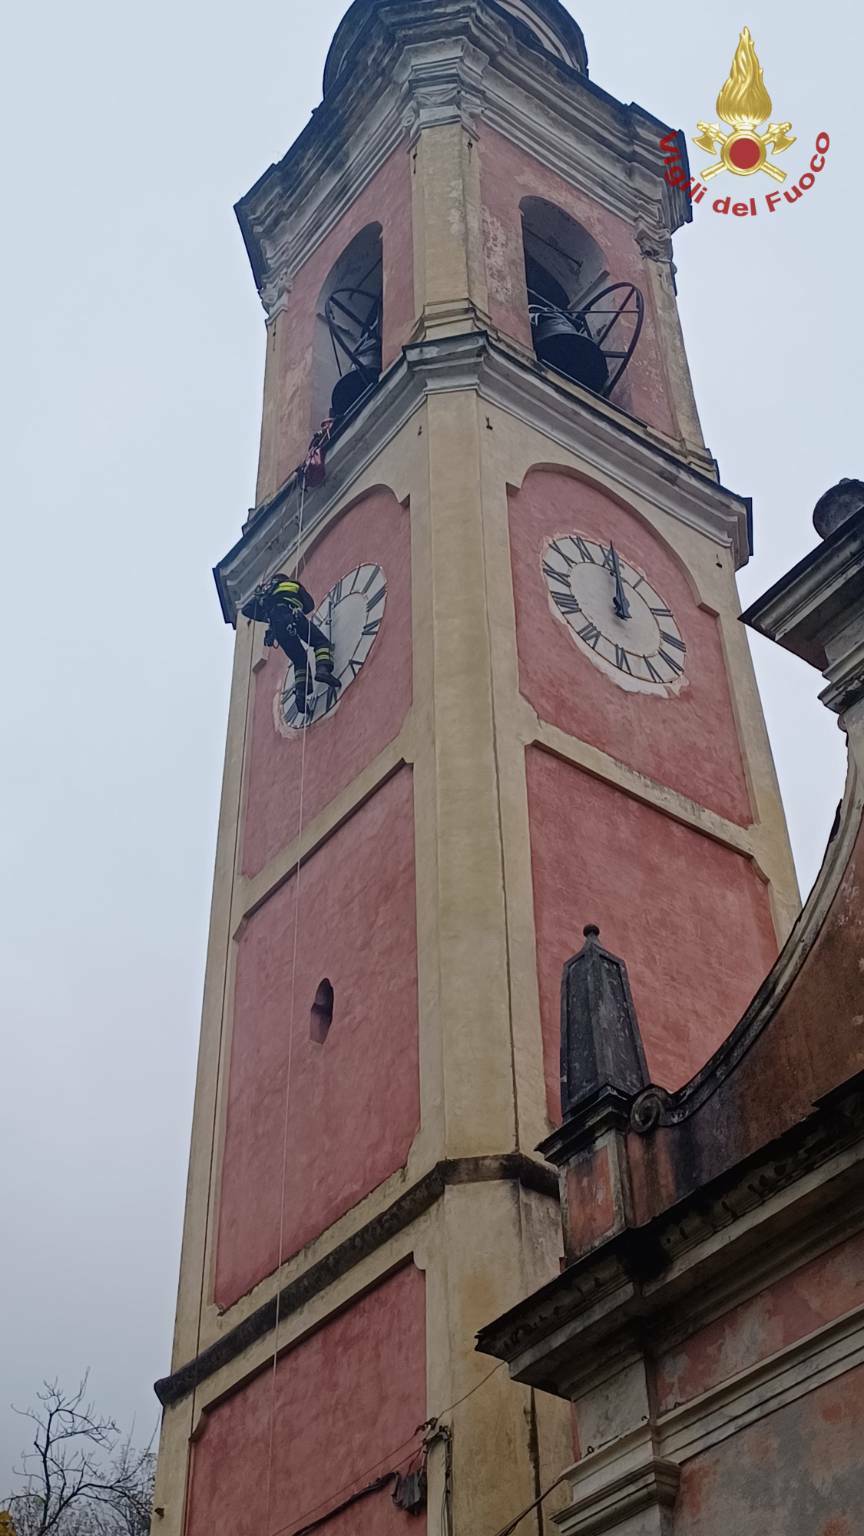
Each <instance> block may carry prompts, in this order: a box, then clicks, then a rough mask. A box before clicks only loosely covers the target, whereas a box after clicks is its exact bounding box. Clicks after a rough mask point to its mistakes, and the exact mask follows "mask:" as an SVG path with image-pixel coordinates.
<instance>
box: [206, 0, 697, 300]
mask: <svg viewBox="0 0 864 1536" xmlns="http://www.w3.org/2000/svg"><path fill="white" fill-rule="evenodd" d="M432 5H435V6H436V7H437V12H436V14H438V13H440V16H441V24H440V30H439V35H438V36H430V24H429V21H428V19H427V18H428V14H429V12H430V10H431V6H432ZM370 27H376V28H378V30H379V31H380V32H381V37H380V38H379V43H378V51H377V54H376V56H375V68H374V70H367V71H364V72H361V74H360V75H359V76H357V77H352V78H351V79H350V80H346V81H345V82H344V83H343V84H342V85H341V86H340V89H339V91H338V92H337V93H335V96H334V97H333V98H329V97H328V98H327V99H325V101H324V103H323V104H322V105H321V106H320V107H319V108H317V109H316V111H315V112H314V114H313V117H312V120H311V122H310V123H309V124H308V126H307V127H306V128H305V129H304V131H303V133H301V135H300V137H299V138H298V139H297V141H296V143H295V144H294V146H293V147H292V148H291V149H290V150H289V151H288V153H287V155H286V156H285V157H284V159H283V160H282V161H281V162H280V163H279V164H278V165H275V166H271V167H270V169H269V170H268V171H266V172H265V173H264V175H263V176H262V177H261V178H260V180H259V181H258V182H257V183H256V185H255V186H254V187H253V188H252V189H251V190H250V191H249V192H248V193H247V194H246V196H245V197H243V198H241V200H240V201H239V202H238V203H237V205H236V213H237V217H238V220H239V222H240V227H241V230H242V232H243V237H244V240H245V242H246V247H247V251H248V253H249V259H250V262H251V265H252V270H253V273H254V276H255V280H256V284H257V285H258V289H259V292H260V293H261V297H262V302H263V303H264V305H265V308H266V307H267V306H268V304H270V303H271V302H272V301H273V300H272V295H273V293H274V292H278V288H279V285H282V287H283V288H284V286H285V284H287V283H289V282H290V281H291V279H292V278H293V275H294V273H295V272H296V271H297V270H298V268H299V267H300V266H301V265H302V263H303V262H304V261H306V260H307V259H308V257H309V256H310V255H311V253H312V252H313V251H314V250H315V249H316V248H317V246H318V245H319V244H320V243H321V241H322V240H323V239H324V238H325V237H326V235H327V234H328V233H329V232H330V230H331V229H332V228H333V227H334V226H335V225H336V224H337V223H338V222H339V220H340V219H341V218H342V216H343V214H344V213H345V212H346V211H347V209H348V207H349V206H350V205H351V203H352V202H353V201H354V200H355V199H356V197H357V195H358V193H359V192H360V191H361V190H362V188H363V187H365V186H366V185H368V183H369V182H370V180H371V179H372V177H373V176H374V175H375V173H376V172H377V170H378V169H379V168H380V166H381V165H382V164H383V163H384V161H385V160H386V159H387V158H388V156H389V155H390V154H391V153H392V152H393V151H394V150H395V149H396V148H397V147H398V146H399V144H400V143H402V144H406V146H407V144H408V143H410V141H411V138H412V137H414V136H416V134H417V133H419V132H421V131H423V130H424V129H425V128H428V127H434V126H436V125H438V124H440V123H445V122H454V121H461V122H463V123H464V125H465V127H466V129H467V131H469V132H470V133H472V134H474V135H477V134H478V133H481V132H482V124H483V123H488V124H489V126H490V127H492V128H494V129H495V130H496V131H497V132H499V133H501V134H503V135H504V136H505V137H507V138H508V139H510V140H511V142H512V143H514V144H516V145H518V146H519V147H521V148H522V149H524V150H525V151H526V152H527V153H529V154H531V155H533V156H534V157H535V158H536V159H537V160H538V161H539V162H540V163H541V164H543V165H545V166H547V167H548V168H549V169H551V170H554V171H555V172H556V173H557V174H559V175H561V176H563V177H564V179H565V180H567V181H569V182H570V183H571V185H573V186H574V187H576V188H577V189H578V190H579V191H581V192H582V193H583V194H584V195H585V196H587V197H590V198H592V199H594V200H595V201H597V202H598V203H600V204H601V205H602V206H604V207H605V208H607V209H608V210H609V211H610V212H613V213H615V214H617V215H618V216H619V217H620V218H621V219H623V220H625V221H627V222H628V223H630V224H632V225H633V226H635V227H636V228H638V229H639V230H640V231H641V232H642V233H643V237H645V238H648V239H649V240H650V241H653V242H654V244H656V246H657V248H658V249H661V250H665V249H666V246H667V242H668V237H669V235H670V233H671V232H673V231H674V230H675V229H678V228H680V226H681V225H682V224H683V223H685V222H687V221H689V219H690V218H691V217H692V210H691V207H690V203H689V200H688V199H687V198H686V197H685V196H684V195H683V194H682V192H681V189H680V188H672V187H670V186H669V184H668V183H667V182H666V181H665V179H664V164H663V159H662V155H661V152H660V149H659V142H660V139H661V138H662V137H663V136H664V135H665V134H666V133H669V132H671V131H672V130H671V129H669V128H668V127H667V125H666V124H664V123H661V122H659V121H658V120H657V119H655V118H654V117H652V116H651V115H650V114H649V113H647V112H645V111H643V109H642V108H640V107H637V106H634V105H630V106H627V105H624V104H623V103H621V102H618V101H616V99H615V98H614V97H612V96H610V95H609V94H608V93H607V92H605V91H603V90H601V89H600V88H599V87H597V86H595V85H593V84H592V83H591V82H590V81H589V80H588V79H587V78H586V77H585V76H584V75H582V74H581V73H579V72H578V71H577V70H574V69H572V68H570V67H569V66H568V65H566V64H564V63H563V62H562V61H560V60H557V59H555V58H554V57H553V56H551V55H550V54H547V53H544V52H542V51H540V50H537V49H532V48H526V47H524V46H523V45H522V40H521V38H520V36H519V35H518V34H520V33H521V29H520V27H519V24H518V22H516V21H515V20H514V19H513V18H511V17H509V16H508V15H506V14H505V13H504V12H502V11H500V10H499V9H498V8H497V7H493V6H490V5H488V4H486V3H484V0H463V3H461V4H460V5H458V6H455V7H454V5H453V4H452V3H450V4H449V5H448V3H447V0H427V15H426V17H424V19H423V20H421V21H417V20H416V19H413V20H409V19H408V18H407V17H406V18H405V20H404V21H403V23H402V25H401V27H399V28H392V29H390V28H384V29H382V28H381V26H380V22H379V20H378V18H373V20H371V21H370ZM382 79H383V80H384V81H385V84H384V86H383V89H382V87H381V81H382ZM337 102H338V109H337Z"/></svg>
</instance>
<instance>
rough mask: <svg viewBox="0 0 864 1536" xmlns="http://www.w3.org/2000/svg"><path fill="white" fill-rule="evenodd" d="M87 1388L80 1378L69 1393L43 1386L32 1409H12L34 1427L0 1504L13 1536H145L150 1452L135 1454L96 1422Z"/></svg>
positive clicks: (109, 1425) (115, 1432)
mask: <svg viewBox="0 0 864 1536" xmlns="http://www.w3.org/2000/svg"><path fill="white" fill-rule="evenodd" d="M87 1385H88V1376H87V1375H85V1376H84V1377H83V1379H82V1380H81V1382H80V1383H79V1385H78V1387H77V1388H76V1390H75V1391H74V1392H66V1391H65V1390H64V1389H63V1387H62V1386H61V1385H60V1383H59V1382H58V1381H53V1382H44V1383H43V1385H42V1388H41V1390H40V1391H39V1392H37V1394H36V1401H37V1404H38V1406H37V1407H31V1408H24V1409H20V1408H16V1409H15V1412H16V1413H18V1414H20V1415H21V1417H22V1418H25V1419H28V1420H29V1421H30V1422H31V1423H32V1424H34V1425H35V1426H36V1432H35V1435H34V1437H33V1449H32V1450H31V1451H25V1452H22V1456H21V1465H20V1466H18V1467H16V1468H15V1471H14V1474H13V1475H14V1477H15V1478H16V1481H17V1483H18V1485H19V1486H18V1487H17V1488H16V1489H14V1490H13V1491H12V1493H11V1494H10V1495H9V1497H8V1498H7V1500H6V1505H7V1508H8V1512H9V1514H10V1515H11V1516H12V1519H13V1521H14V1524H15V1532H16V1536H147V1532H148V1531H149V1528H150V1511H151V1507H152V1502H153V1476H154V1471H155V1462H156V1458H155V1456H154V1454H153V1450H152V1444H151V1445H148V1446H147V1448H146V1450H143V1451H139V1450H136V1449H135V1447H134V1446H133V1445H132V1442H131V1439H126V1440H122V1439H121V1436H120V1431H119V1429H118V1427H117V1425H116V1424H115V1422H114V1420H113V1419H105V1418H102V1417H100V1416H99V1414H97V1412H96V1409H95V1406H94V1404H93V1403H92V1402H91V1401H90V1400H89V1399H88V1397H87ZM0 1536H4V1525H3V1521H2V1518H0Z"/></svg>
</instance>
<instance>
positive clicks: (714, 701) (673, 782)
mask: <svg viewBox="0 0 864 1536" xmlns="http://www.w3.org/2000/svg"><path fill="white" fill-rule="evenodd" d="M574 532H578V533H584V534H587V535H588V536H589V537H590V538H593V539H597V540H599V541H601V542H603V543H605V544H608V543H609V542H610V541H611V540H614V542H615V544H616V547H617V548H618V550H619V553H620V554H621V555H622V556H623V557H624V558H625V559H627V560H629V561H630V562H631V563H632V564H633V565H635V566H636V567H637V568H638V569H640V570H641V571H644V573H645V575H646V576H647V577H648V579H649V581H650V582H651V583H652V585H653V586H654V587H655V589H656V590H657V591H658V592H659V593H660V595H661V596H662V597H663V598H664V600H665V602H666V603H667V604H668V605H669V606H670V607H671V608H672V610H673V612H674V614H675V616H676V618H677V620H678V623H679V626H680V629H681V633H682V635H683V637H684V639H685V641H686V643H687V677H688V686H687V687H686V688H684V689H683V691H682V692H681V693H679V694H678V695H677V696H676V697H674V698H657V697H654V696H647V695H644V694H638V693H626V692H624V691H623V689H621V688H619V687H618V686H617V684H616V683H614V682H613V681H612V680H611V679H610V678H608V677H606V676H605V675H604V674H603V673H601V672H600V671H599V670H598V669H597V668H596V667H595V666H594V665H593V663H592V662H591V661H590V660H589V659H588V658H587V656H585V655H584V654H583V653H582V652H581V651H580V650H579V648H578V647H577V646H576V644H575V643H574V641H573V639H572V638H571V635H570V632H569V630H568V628H567V626H565V625H564V624H563V623H562V622H561V621H560V620H559V619H558V618H557V617H556V616H555V615H554V614H553V613H552V612H551V611H550V606H549V593H548V589H547V586H546V582H545V580H544V578H543V575H542V571H541V562H542V555H543V550H544V547H545V545H546V543H547V541H548V540H549V539H550V538H554V537H556V536H557V535H560V534H569V533H574ZM510 540H511V549H512V558H513V585H514V591H515V597H516V621H517V633H518V644H519V675H520V686H521V689H522V692H523V694H524V695H525V697H526V698H527V699H528V700H529V701H530V702H531V703H532V704H533V705H534V707H535V709H536V710H537V713H538V714H539V715H540V716H541V718H542V719H544V720H547V721H549V722H550V724H552V725H557V726H560V728H561V729H562V730H564V731H567V732H568V734H569V735H571V736H576V737H578V738H579V739H580V740H582V741H587V742H590V743H591V745H592V746H596V747H600V748H602V749H603V750H604V751H605V752H608V753H610V754H611V756H613V757H616V758H618V759H619V761H620V762H623V763H626V764H627V765H628V766H629V767H631V768H635V769H637V770H638V771H639V772H640V773H644V774H647V775H648V776H649V777H650V778H652V779H657V780H658V781H659V782H660V783H661V784H667V785H668V786H669V787H670V788H672V789H677V790H678V791H679V792H680V793H681V794H683V795H687V796H689V798H690V799H693V800H697V801H699V802H700V803H701V804H703V805H706V806H708V807H710V809H711V810H714V811H718V812H719V813H720V814H721V815H722V816H727V817H729V819H730V820H732V821H737V822H740V823H741V824H742V825H747V824H749V822H751V821H752V812H751V808H750V799H749V793H748V789H747V783H746V779H745V775H744V766H743V762H742V756H741V748H740V743H739V738H738V729H737V725H736V722H735V717H734V714H733V710H732V700H731V696H730V692H729V684H728V681H727V672H726V665H725V660H724V655H723V646H722V641H721V636H720V630H719V626H718V623H717V620H716V619H715V618H714V617H713V615H711V614H709V613H706V612H705V611H704V610H703V609H701V608H700V607H699V606H698V604H697V602H696V599H695V597H694V594H693V589H692V587H691V586H690V584H689V582H688V580H687V578H686V576H685V574H684V572H683V570H682V568H681V566H680V565H679V563H678V561H677V559H676V558H675V557H674V556H673V555H672V553H671V551H670V550H669V549H668V548H667V547H666V545H665V544H664V543H663V541H662V540H661V539H660V538H659V537H658V535H657V534H656V533H655V532H654V531H653V530H652V529H650V528H649V527H647V525H646V524H644V523H643V522H642V521H641V520H640V519H639V518H638V517H637V516H636V514H635V513H633V512H630V511H628V510H627V509H626V508H624V507H622V506H620V505H619V504H618V503H617V502H615V501H613V500H612V498H611V497H610V496H608V495H607V494H606V493H605V492H604V491H602V490H600V489H599V488H597V487H596V486H592V485H589V484H587V483H585V482H583V481H580V480H576V479H574V478H572V477H571V476H569V475H566V474H564V473H563V472H560V471H557V470H540V469H537V470H532V471H531V473H530V474H529V475H528V476H527V477H526V479H525V482H524V484H523V485H522V488H521V490H519V491H518V492H513V493H512V494H511V500H510ZM610 600H611V599H610Z"/></svg>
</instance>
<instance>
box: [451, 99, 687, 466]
mask: <svg viewBox="0 0 864 1536" xmlns="http://www.w3.org/2000/svg"><path fill="white" fill-rule="evenodd" d="M479 149H480V166H481V188H482V199H483V226H484V240H485V252H486V277H487V283H488V290H489V312H490V316H491V319H492V321H493V322H494V324H495V325H496V326H497V327H498V328H499V329H500V330H501V331H503V332H504V333H505V335H508V336H513V337H515V338H516V339H517V340H518V341H521V342H522V343H523V345H525V346H530V345H531V328H530V324H529V321H528V297H527V292H526V286H525V265H524V256H523V248H522V218H521V212H520V205H521V203H522V200H523V198H526V197H542V198H545V199H546V201H547V202H550V203H554V204H555V205H556V206H557V207H558V208H562V209H563V210H564V212H565V213H567V214H569V215H570V217H571V218H573V219H575V220H576V221H577V222H578V223H579V224H581V225H582V226H583V228H584V229H586V230H587V231H588V233H589V234H590V235H591V236H592V237H593V239H594V240H596V242H597V244H598V245H599V246H600V248H601V250H602V251H603V253H604V255H605V257H606V266H607V268H608V270H609V274H610V279H609V280H610V282H632V283H635V284H636V286H637V288H640V289H641V291H642V293H643V295H644V298H645V306H646V308H645V326H644V329H643V332H642V338H641V340H640V342H639V345H638V347H637V349H636V352H635V354H634V356H633V360H632V362H631V364H630V367H629V369H628V372H627V376H626V379H625V380H624V381H622V386H621V389H620V391H618V392H616V394H615V397H614V398H615V400H616V401H617V402H618V403H620V404H622V405H623V406H624V407H625V409H627V410H629V411H631V412H632V414H633V415H634V416H638V417H640V418H641V419H642V420H643V421H647V422H649V423H650V424H651V425H652V426H655V427H658V428H659V429H660V430H661V431H662V432H666V433H668V434H669V435H670V436H677V435H678V431H677V427H676V423H675V419H674V416H673V412H672V407H671V403H670V390H669V382H668V378H667V373H666V367H665V364H664V351H663V349H664V346H665V345H666V344H667V342H666V340H665V338H664V337H663V335H662V331H661V327H660V324H659V322H658V318H657V314H656V311H655V308H654V301H653V298H652V293H651V285H650V283H649V281H648V273H647V271H646V262H645V258H644V257H643V255H642V252H641V251H640V249H639V246H638V245H637V243H636V239H635V234H634V229H633V227H632V225H629V224H626V223H625V222H624V220H623V219H619V218H618V217H617V215H616V214H614V213H610V212H609V210H608V209H607V208H604V207H602V206H601V205H600V204H599V203H596V202H594V201H593V200H592V199H591V198H589V197H586V196H585V195H584V194H583V193H581V192H579V191H577V189H576V188H575V187H573V186H571V185H570V183H569V182H567V181H565V180H564V179H563V177H561V176H558V175H556V173H555V172H554V171H551V170H549V169H548V168H547V167H546V166H544V165H541V164H540V162H539V161H538V160H535V159H534V158H533V156H532V155H530V154H529V153H528V152H527V151H526V150H524V149H521V148H520V147H519V146H518V145H516V144H513V143H511V142H510V140H509V139H506V138H504V136H503V135H502V134H499V133H496V132H495V130H494V129H493V128H490V127H489V124H488V123H484V126H483V134H482V138H481V140H480V145H479Z"/></svg>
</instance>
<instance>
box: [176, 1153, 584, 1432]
mask: <svg viewBox="0 0 864 1536" xmlns="http://www.w3.org/2000/svg"><path fill="white" fill-rule="evenodd" d="M497 1180H509V1181H511V1182H515V1183H519V1184H521V1185H522V1186H523V1188H525V1189H529V1190H532V1191H534V1192H535V1193H537V1194H541V1195H544V1196H546V1197H549V1198H552V1199H555V1200H556V1201H557V1199H558V1180H557V1178H556V1177H555V1175H554V1174H553V1173H551V1172H550V1171H549V1170H548V1169H547V1168H545V1167H544V1166H543V1164H542V1163H537V1162H534V1161H533V1159H532V1158H529V1157H526V1156H524V1155H523V1154H522V1153H519V1152H509V1153H504V1154H502V1155H501V1156H499V1157H468V1158H456V1159H449V1160H444V1161H442V1162H439V1163H436V1164H435V1166H434V1167H433V1168H430V1169H429V1171H428V1172H427V1173H425V1174H424V1175H423V1176H422V1177H421V1178H419V1179H417V1180H416V1182H415V1183H414V1184H413V1185H412V1186H411V1188H410V1189H408V1190H406V1191H404V1193H403V1194H401V1195H399V1196H398V1197H397V1198H396V1199H395V1200H393V1201H392V1202H391V1204H390V1205H388V1206H387V1208H386V1209H385V1210H383V1211H380V1212H379V1213H378V1215H377V1216H374V1217H373V1218H372V1219H371V1220H370V1221H368V1222H367V1223H366V1224H365V1226H362V1227H360V1228H359V1230H358V1231H357V1232H355V1233H354V1234H353V1235H352V1236H351V1237H349V1238H347V1239H346V1240H345V1241H344V1242H342V1243H339V1244H338V1245H337V1246H336V1247H335V1248H333V1249H332V1250H331V1251H330V1252H329V1253H327V1254H325V1255H324V1256H323V1258H321V1259H319V1260H318V1261H317V1263H313V1264H311V1265H310V1266H309V1267H308V1268H307V1269H305V1270H302V1271H301V1272H300V1273H299V1274H298V1275H297V1276H295V1278H294V1279H292V1280H291V1281H289V1282H288V1284H287V1285H284V1286H282V1288H281V1289H280V1290H279V1291H278V1293H277V1294H274V1295H273V1296H271V1297H270V1299H269V1300H268V1301H266V1302H264V1303H263V1305H261V1306H260V1307H258V1308H256V1310H255V1311H253V1312H251V1313H250V1314H249V1315H248V1316H247V1317H245V1318H244V1319H243V1321H242V1322H240V1323H238V1324H237V1325H236V1327H234V1328H230V1329H229V1330H228V1331H227V1332H226V1333H223V1334H222V1335H221V1337H220V1338H218V1339H216V1340H214V1342H213V1343H212V1344H210V1345H208V1347H207V1348H206V1349H204V1350H203V1351H202V1352H201V1354H200V1355H198V1356H197V1357H196V1359H194V1360H190V1361H188V1362H187V1363H186V1364H185V1365H181V1366H180V1367H179V1368H178V1369H177V1370H175V1371H173V1372H172V1373H171V1375H170V1376H165V1377H163V1378H162V1379H161V1380H160V1381H157V1382H156V1383H155V1388H154V1390H155V1392H156V1396H157V1397H158V1399H159V1401H160V1403H161V1404H162V1406H163V1407H168V1406H169V1405H171V1404H173V1403H178V1402H180V1401H181V1399H182V1398H184V1397H187V1396H188V1395H189V1394H190V1393H191V1392H193V1391H194V1390H195V1389H196V1388H197V1387H199V1386H200V1385H201V1384H202V1382H204V1381H206V1380H207V1378H208V1377H210V1376H212V1375H214V1374H215V1372H216V1371H219V1370H221V1369H222V1367H223V1366H225V1365H227V1364H228V1363H229V1362H230V1361H231V1360H234V1359H236V1358H237V1356H238V1355H241V1354H243V1352H244V1351H245V1350H247V1349H249V1347H250V1346H251V1345H252V1344H254V1343H256V1342H257V1341H258V1340H259V1339H261V1338H263V1337H264V1336H265V1335H266V1334H268V1333H272V1332H273V1330H274V1329H275V1327H276V1322H277V1318H278V1319H279V1321H280V1322H284V1320H285V1319H286V1318H288V1317H290V1315H291V1314H292V1312H296V1311H297V1310H298V1309H299V1308H300V1307H302V1306H304V1305H305V1304H306V1303H307V1302H308V1301H309V1300H310V1298H311V1297H313V1296H316V1295H318V1294H319V1292H320V1291H322V1290H324V1289H325V1288H326V1287H327V1286H328V1285H332V1284H333V1282H334V1281H335V1280H337V1279H339V1278H340V1277H341V1276H342V1275H344V1274H347V1273H348V1271H349V1270H351V1269H353V1268H354V1267H355V1266H356V1265H357V1264H359V1263H360V1262H361V1260H362V1259H364V1258H365V1257H366V1255H367V1254H369V1253H371V1252H373V1251H374V1250H375V1249H377V1248H380V1247H382V1245H383V1244H384V1243H387V1242H389V1241H391V1239H392V1238H394V1237H395V1236H397V1234H398V1233H399V1232H401V1231H403V1230H404V1228H405V1227H407V1226H409V1225H410V1224H411V1223H412V1222H414V1221H416V1220H417V1219H418V1218H419V1217H420V1216H422V1215H423V1214H424V1213H425V1212H426V1211H428V1210H429V1209H430V1207H431V1206H433V1205H434V1204H435V1202H436V1200H440V1198H441V1196H442V1195H443V1194H444V1191H445V1190H446V1189H448V1188H449V1187H451V1186H454V1185H458V1184H482V1183H489V1182H492V1181H497Z"/></svg>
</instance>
